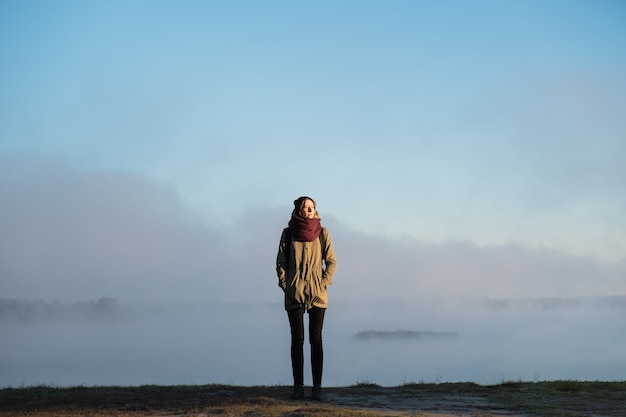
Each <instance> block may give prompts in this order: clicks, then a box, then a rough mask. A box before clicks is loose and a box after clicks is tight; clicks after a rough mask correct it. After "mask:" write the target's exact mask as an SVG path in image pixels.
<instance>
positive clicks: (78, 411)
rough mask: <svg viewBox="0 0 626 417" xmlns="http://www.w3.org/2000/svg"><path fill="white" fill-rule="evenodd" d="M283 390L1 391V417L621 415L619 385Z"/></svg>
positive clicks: (622, 385)
mask: <svg viewBox="0 0 626 417" xmlns="http://www.w3.org/2000/svg"><path fill="white" fill-rule="evenodd" d="M290 393H291V388H290V387H284V386H275V387H268V386H259V387H240V386H230V385H203V386H153V385H149V386H139V387H70V388H55V387H48V386H36V387H23V388H6V389H2V390H0V417H8V416H24V415H29V416H42V417H53V416H105V415H106V416H208V415H221V416H277V417H278V416H300V417H307V416H329V417H351V416H438V417H443V416H483V417H487V416H505V415H506V416H552V417H583V416H584V417H600V416H611V417H620V416H626V382H575V381H548V382H519V383H518V382H515V383H503V384H499V385H494V386H482V385H477V384H473V383H441V384H406V385H402V386H398V387H380V386H377V385H374V384H358V385H354V386H349V387H331V388H326V389H325V390H324V394H325V398H324V400H323V401H311V400H309V399H305V400H304V401H291V400H290V399H289V395H290Z"/></svg>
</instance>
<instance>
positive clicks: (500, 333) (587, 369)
mask: <svg viewBox="0 0 626 417" xmlns="http://www.w3.org/2000/svg"><path fill="white" fill-rule="evenodd" d="M0 306H1V310H0V330H1V332H2V334H3V337H2V340H1V341H0V370H1V372H0V386H2V387H17V386H22V385H37V384H51V385H60V386H71V385H142V384H165V385H169V384H207V383H227V384H236V385H273V384H281V385H283V384H284V385H289V384H291V374H290V362H289V325H288V322H287V318H286V314H285V313H284V311H283V309H282V305H280V303H267V304H245V303H241V304H220V303H215V304H171V305H166V304H161V305H139V304H132V305H124V304H119V303H117V302H116V301H115V300H112V299H102V300H96V301H91V302H83V303H76V304H71V305H70V304H68V305H65V304H61V303H58V302H57V303H44V302H41V301H40V302H26V301H15V300H13V301H8V300H2V302H1V303H0ZM625 312H626V298H625V297H590V298H569V299H554V298H550V299H516V300H504V299H501V300H493V299H484V298H464V299H448V300H445V299H421V300H420V299H416V300H412V301H411V300H378V301H376V300H371V301H369V302H367V303H361V302H338V303H335V304H334V305H333V306H331V308H329V310H328V313H327V319H326V325H325V333H324V346H325V375H324V384H325V385H327V386H337V385H339V386H342V385H351V384H354V383H357V382H373V383H377V384H380V385H398V384H403V383H406V382H445V381H474V382H477V383H480V384H495V383H500V382H502V381H508V380H525V381H534V380H553V379H576V380H623V379H626V353H625V351H624V349H623V346H624V344H625V343H626V331H625V330H626V324H624V320H623V315H624V313H625ZM363 330H376V331H396V330H410V331H432V332H449V333H454V334H455V337H446V338H432V339H431V338H419V339H388V340H387V339H385V338H382V339H380V340H376V339H368V340H362V339H358V338H355V337H354V336H355V334H357V333H358V332H360V331H363ZM305 346H306V344H305ZM306 349H308V347H307V348H306ZM305 352H307V353H308V350H307V351H305ZM307 362H308V361H307ZM305 366H308V365H305ZM305 369H306V376H307V377H306V383H307V384H310V383H311V381H310V371H309V368H305Z"/></svg>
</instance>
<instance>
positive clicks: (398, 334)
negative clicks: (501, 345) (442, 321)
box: [352, 330, 457, 340]
mask: <svg viewBox="0 0 626 417" xmlns="http://www.w3.org/2000/svg"><path fill="white" fill-rule="evenodd" d="M456 336H457V334H456V333H455V332H432V331H413V330H395V331H379V330H365V331H362V332H358V333H357V334H355V335H354V336H352V337H353V338H355V339H360V340H370V339H422V340H432V339H450V338H453V337H456Z"/></svg>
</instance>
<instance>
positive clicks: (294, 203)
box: [293, 195, 317, 211]
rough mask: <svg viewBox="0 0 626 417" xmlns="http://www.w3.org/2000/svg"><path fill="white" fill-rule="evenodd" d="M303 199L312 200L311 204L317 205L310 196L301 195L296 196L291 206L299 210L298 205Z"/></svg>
mask: <svg viewBox="0 0 626 417" xmlns="http://www.w3.org/2000/svg"><path fill="white" fill-rule="evenodd" d="M304 200H311V201H312V202H313V205H314V206H316V207H317V204H316V203H315V200H313V199H312V198H311V197H307V196H305V195H303V196H302V197H298V198H297V199H296V200H293V207H294V209H295V210H296V211H298V210H300V206H301V205H302V203H303V202H304Z"/></svg>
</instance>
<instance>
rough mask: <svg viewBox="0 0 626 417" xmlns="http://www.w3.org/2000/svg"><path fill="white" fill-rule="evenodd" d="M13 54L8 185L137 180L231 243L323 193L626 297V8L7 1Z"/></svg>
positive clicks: (367, 217)
mask: <svg viewBox="0 0 626 417" xmlns="http://www.w3.org/2000/svg"><path fill="white" fill-rule="evenodd" d="M0 57H1V60H2V65H0V156H1V157H2V158H3V160H4V164H5V167H6V166H8V165H11V166H13V167H15V166H18V165H28V164H29V163H31V162H28V161H29V160H37V161H41V160H42V159H47V160H50V161H54V163H55V164H61V165H63V166H65V167H66V168H67V169H68V170H70V171H71V170H73V171H72V172H76V173H80V174H81V175H82V174H84V175H89V173H98V172H100V173H102V172H107V173H126V174H130V173H132V174H133V175H138V176H141V177H142V178H145V179H146V180H147V181H151V182H153V183H155V184H161V185H162V186H163V187H165V188H168V189H169V190H170V191H171V193H172V194H175V195H176V198H177V199H178V200H179V203H180V204H181V205H182V206H184V207H185V210H188V211H189V212H192V213H194V216H197V218H201V219H202V220H201V221H202V222H203V223H204V224H205V225H207V226H208V227H216V228H227V227H229V225H232V224H234V223H236V222H237V221H238V220H237V219H240V218H241V216H244V215H246V213H259V216H260V217H261V216H262V215H265V213H266V211H267V210H269V211H270V212H272V210H274V211H280V212H281V213H283V214H282V217H281V224H283V223H286V219H285V218H284V217H285V215H286V214H288V212H289V210H290V208H291V202H292V201H293V200H294V199H295V198H296V197H298V196H299V195H303V194H307V195H311V196H313V197H314V198H316V199H317V201H318V208H319V210H320V212H321V214H322V218H323V219H325V220H323V221H328V222H331V221H332V222H334V223H333V224H337V225H341V227H344V228H346V229H349V230H353V231H355V232H357V233H362V234H363V235H367V236H372V235H376V236H380V237H381V238H383V239H391V240H394V239H396V240H398V239H399V240H402V239H406V238H407V237H408V238H410V239H412V240H414V241H416V242H419V244H420V245H429V244H432V245H441V244H445V243H446V242H448V243H449V242H465V243H467V244H470V245H475V246H477V247H482V248H484V247H502V246H503V245H505V246H506V245H509V246H519V247H522V248H527V249H528V250H534V251H543V250H545V251H556V252H558V253H561V254H565V255H567V256H575V257H584V258H586V259H595V260H599V261H601V262H609V263H613V262H621V263H620V265H621V266H620V269H619V272H618V275H617V276H619V277H621V278H626V273H625V272H624V269H623V268H624V263H623V262H624V260H626V163H624V156H625V155H626V115H625V110H626V3H624V2H623V1H608V0H599V1H573V0H563V1H557V0H553V1H532V0H527V1H513V0H511V1H484V0H479V1H320V2H301V1H158V0H156V1H155V0H150V1H140V0H131V1H101V2H95V1H90V2H85V1H53V2H49V1H8V0H2V1H0ZM10 172H22V171H8V170H5V173H4V174H3V175H5V179H4V180H3V181H4V183H5V186H6V184H7V183H11V184H12V187H14V188H19V187H20V182H19V181H20V179H15V178H14V179H8V178H7V176H9V175H10ZM77 175H78V174H77ZM14 188H13V189H14ZM11 198H13V197H11ZM51 198H53V197H51ZM24 221H26V220H24ZM263 221H264V219H263V218H262V217H261V218H260V219H259V222H263ZM279 232H280V231H279V230H278V231H277V232H276V235H277V236H272V238H273V240H277V238H278V236H279ZM272 250H274V249H273V248H272ZM340 266H341V265H340ZM622 288H623V287H622Z"/></svg>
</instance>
